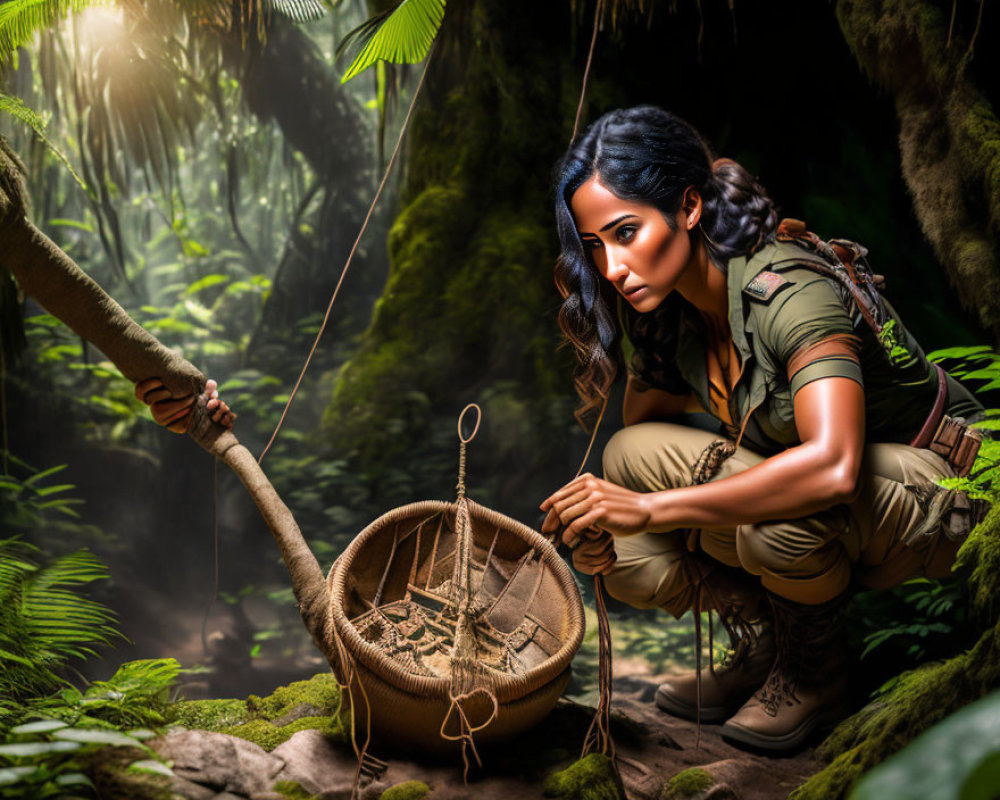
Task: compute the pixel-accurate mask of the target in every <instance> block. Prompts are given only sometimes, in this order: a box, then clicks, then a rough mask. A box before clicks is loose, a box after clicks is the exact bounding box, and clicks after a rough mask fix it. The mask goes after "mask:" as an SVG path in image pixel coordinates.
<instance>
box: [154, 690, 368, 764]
mask: <svg viewBox="0 0 1000 800" xmlns="http://www.w3.org/2000/svg"><path fill="white" fill-rule="evenodd" d="M167 720H168V721H169V722H172V723H175V724H178V725H183V726H184V727H186V728H194V729H198V730H205V731H213V732H215V733H226V734H229V735H230V736H238V737H239V738H240V739H246V740H247V741H249V742H253V743H254V744H257V745H259V746H260V747H262V748H264V749H265V750H268V751H270V750H273V749H274V748H275V747H277V746H278V745H280V744H282V743H283V742H286V741H288V739H290V738H291V737H292V735H293V734H295V733H298V732H299V731H305V730H318V731H320V732H322V733H323V734H324V735H326V736H328V737H330V738H331V739H334V740H336V741H338V742H346V741H347V740H348V736H349V733H348V730H349V726H350V720H349V718H347V717H346V713H345V714H341V708H340V687H339V686H338V685H337V679H336V678H334V677H333V675H331V674H329V673H322V674H320V675H316V676H315V677H313V678H310V679H309V680H307V681H296V682H294V683H290V684H288V686H279V687H278V688H277V689H275V690H274V692H272V693H271V694H270V695H268V696H267V697H258V696H257V695H250V697H248V698H247V699H246V700H191V701H186V702H181V703H174V704H173V705H172V706H171V707H170V708H169V709H168V710H167Z"/></svg>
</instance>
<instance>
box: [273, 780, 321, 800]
mask: <svg viewBox="0 0 1000 800" xmlns="http://www.w3.org/2000/svg"><path fill="white" fill-rule="evenodd" d="M274 791H275V792H277V793H278V794H280V795H284V796H285V797H287V798H288V800H313V798H314V797H315V796H316V795H314V794H311V793H310V792H307V791H306V790H305V789H303V788H302V784H301V783H299V782H298V781H278V782H277V783H276V784H274Z"/></svg>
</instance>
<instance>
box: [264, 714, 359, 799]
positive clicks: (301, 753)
mask: <svg viewBox="0 0 1000 800" xmlns="http://www.w3.org/2000/svg"><path fill="white" fill-rule="evenodd" d="M271 755H272V756H274V757H277V758H279V759H281V761H282V762H283V764H284V766H283V767H282V769H281V771H280V772H279V773H278V775H277V776H276V777H275V780H276V781H294V782H296V783H298V784H300V785H301V786H302V788H303V789H304V790H305V791H306V792H308V793H310V794H313V795H317V794H323V793H330V792H332V793H334V794H337V793H339V792H341V791H343V790H344V789H346V790H347V796H348V797H350V794H351V788H352V787H353V786H354V776H355V774H356V773H357V770H358V762H357V759H356V758H355V756H354V752H353V751H352V750H350V749H348V748H347V747H344V746H343V745H337V744H334V743H333V742H331V741H330V740H329V738H327V737H326V736H325V735H324V734H323V733H321V732H320V731H312V730H310V731H299V732H298V733H296V734H295V735H293V736H292V738H291V739H289V740H288V741H287V742H284V743H283V744H280V745H278V746H277V747H276V748H274V750H272V751H271ZM338 796H339V795H338Z"/></svg>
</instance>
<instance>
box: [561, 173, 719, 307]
mask: <svg viewBox="0 0 1000 800" xmlns="http://www.w3.org/2000/svg"><path fill="white" fill-rule="evenodd" d="M570 208H571V209H572V211H573V217H574V218H575V219H576V227H577V230H578V231H579V232H580V239H581V240H582V241H583V247H584V250H586V251H587V252H588V253H589V254H590V256H591V258H592V259H593V261H594V265H595V266H596V267H597V271H598V272H600V273H601V276H602V277H604V278H606V279H607V280H608V281H610V282H611V284H612V285H613V286H614V287H615V289H616V290H617V291H618V293H619V294H620V295H621V296H622V297H624V298H625V299H626V300H627V301H628V302H629V303H630V304H631V305H632V307H633V308H634V309H635V310H636V311H639V312H647V311H652V310H653V309H654V308H656V307H657V306H658V305H659V304H660V303H662V302H663V300H664V299H665V298H666V297H667V295H668V294H670V293H671V292H672V291H673V290H674V289H675V288H677V283H678V281H679V280H680V278H681V276H682V275H683V274H684V272H685V270H686V269H687V267H688V265H689V264H690V263H691V260H692V259H691V253H692V241H691V236H690V233H689V231H690V228H691V227H693V226H694V225H695V224H697V221H698V217H699V215H700V212H701V203H700V201H699V202H698V205H697V210H696V211H694V212H693V213H692V211H691V210H689V209H686V208H682V209H681V210H680V211H679V212H678V213H677V216H676V218H675V222H676V227H675V228H674V229H671V227H670V226H669V225H668V224H667V220H666V219H665V218H664V216H663V214H662V213H661V212H660V210H659V209H657V208H656V207H654V206H651V205H648V204H646V203H640V202H636V201H633V200H622V199H621V198H620V197H617V196H616V195H615V194H613V193H612V192H611V190H610V189H607V188H605V187H604V186H603V185H602V184H601V183H600V182H599V180H598V178H597V176H596V175H595V176H594V177H592V178H590V179H589V180H588V181H587V182H586V183H584V184H583V185H582V186H580V188H579V189H577V190H576V192H575V193H574V194H573V196H572V197H571V198H570Z"/></svg>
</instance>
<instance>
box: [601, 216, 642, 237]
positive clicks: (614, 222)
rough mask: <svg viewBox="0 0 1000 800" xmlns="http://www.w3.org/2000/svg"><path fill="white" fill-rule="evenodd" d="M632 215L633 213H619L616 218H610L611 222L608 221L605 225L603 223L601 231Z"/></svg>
mask: <svg viewBox="0 0 1000 800" xmlns="http://www.w3.org/2000/svg"><path fill="white" fill-rule="evenodd" d="M634 216H635V214H622V215H621V216H620V217H618V218H617V219H613V220H611V222H609V223H608V224H607V225H605V226H604V227H603V228H601V232H602V233H603V232H604V231H606V230H607V229H608V228H613V227H615V225H617V224H618V223H619V222H621V221H622V220H623V219H628V218H629V217H634Z"/></svg>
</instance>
